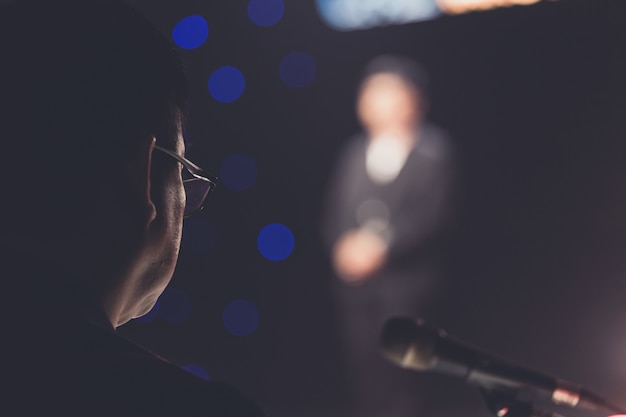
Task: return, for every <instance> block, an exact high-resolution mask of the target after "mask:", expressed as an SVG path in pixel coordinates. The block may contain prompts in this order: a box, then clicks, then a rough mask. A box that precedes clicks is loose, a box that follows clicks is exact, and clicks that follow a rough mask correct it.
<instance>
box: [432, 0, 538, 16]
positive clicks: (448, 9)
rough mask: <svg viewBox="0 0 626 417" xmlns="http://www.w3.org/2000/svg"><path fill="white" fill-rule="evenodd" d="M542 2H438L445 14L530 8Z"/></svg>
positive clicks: (447, 0) (511, 0) (497, 0)
mask: <svg viewBox="0 0 626 417" xmlns="http://www.w3.org/2000/svg"><path fill="white" fill-rule="evenodd" d="M539 1H540V0H437V4H438V5H439V7H440V8H441V10H442V11H444V12H445V13H450V14H459V13H467V12H471V11H474V10H489V9H495V8H497V7H508V6H528V5H531V4H535V3H539Z"/></svg>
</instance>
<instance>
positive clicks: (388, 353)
mask: <svg viewBox="0 0 626 417" xmlns="http://www.w3.org/2000/svg"><path fill="white" fill-rule="evenodd" d="M438 338H439V334H438V332H437V331H436V330H435V329H432V328H430V327H428V326H426V324H425V323H424V322H423V321H422V320H419V319H418V320H415V319H413V318H410V317H393V318H391V319H389V320H387V322H386V323H385V325H384V326H383V331H382V333H381V337H380V344H381V348H382V353H383V356H384V357H386V358H387V359H388V360H390V361H391V362H393V363H395V364H396V365H399V366H401V367H403V368H411V369H415V370H417V371H426V370H428V369H430V368H432V367H433V366H434V364H435V362H436V360H437V357H436V355H435V344H436V342H437V339H438Z"/></svg>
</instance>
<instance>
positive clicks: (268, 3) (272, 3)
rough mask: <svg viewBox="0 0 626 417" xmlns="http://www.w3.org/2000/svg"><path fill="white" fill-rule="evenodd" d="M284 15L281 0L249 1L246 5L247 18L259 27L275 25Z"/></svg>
mask: <svg viewBox="0 0 626 417" xmlns="http://www.w3.org/2000/svg"><path fill="white" fill-rule="evenodd" d="M284 13H285V4H284V3H283V0H250V2H249V3H248V16H249V17H250V20H252V21H253V22H254V23H256V24H257V25H259V26H272V25H275V24H276V23H278V22H279V21H280V19H281V18H282V17H283V14H284Z"/></svg>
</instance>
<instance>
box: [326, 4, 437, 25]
mask: <svg viewBox="0 0 626 417" xmlns="http://www.w3.org/2000/svg"><path fill="white" fill-rule="evenodd" d="M317 9H318V12H319V14H320V16H321V17H322V19H323V20H324V21H325V23H326V24H328V25H329V26H330V27H332V28H334V29H338V30H355V29H367V28H371V27H374V26H385V25H392V24H403V23H409V22H419V21H423V20H429V19H433V18H435V17H437V16H438V15H439V14H440V10H439V8H438V7H437V4H436V2H435V0H317Z"/></svg>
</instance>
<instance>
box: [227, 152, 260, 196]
mask: <svg viewBox="0 0 626 417" xmlns="http://www.w3.org/2000/svg"><path fill="white" fill-rule="evenodd" d="M256 176H257V169H256V164H255V163H254V160H253V159H252V158H251V157H249V156H248V155H244V154H240V153H236V154H233V155H231V156H229V157H228V158H226V159H225V160H224V162H222V166H221V168H220V179H221V181H222V183H223V184H224V185H225V186H226V187H227V188H229V189H231V190H233V191H244V190H247V189H248V188H250V187H251V186H252V185H253V184H254V181H255V180H256Z"/></svg>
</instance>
